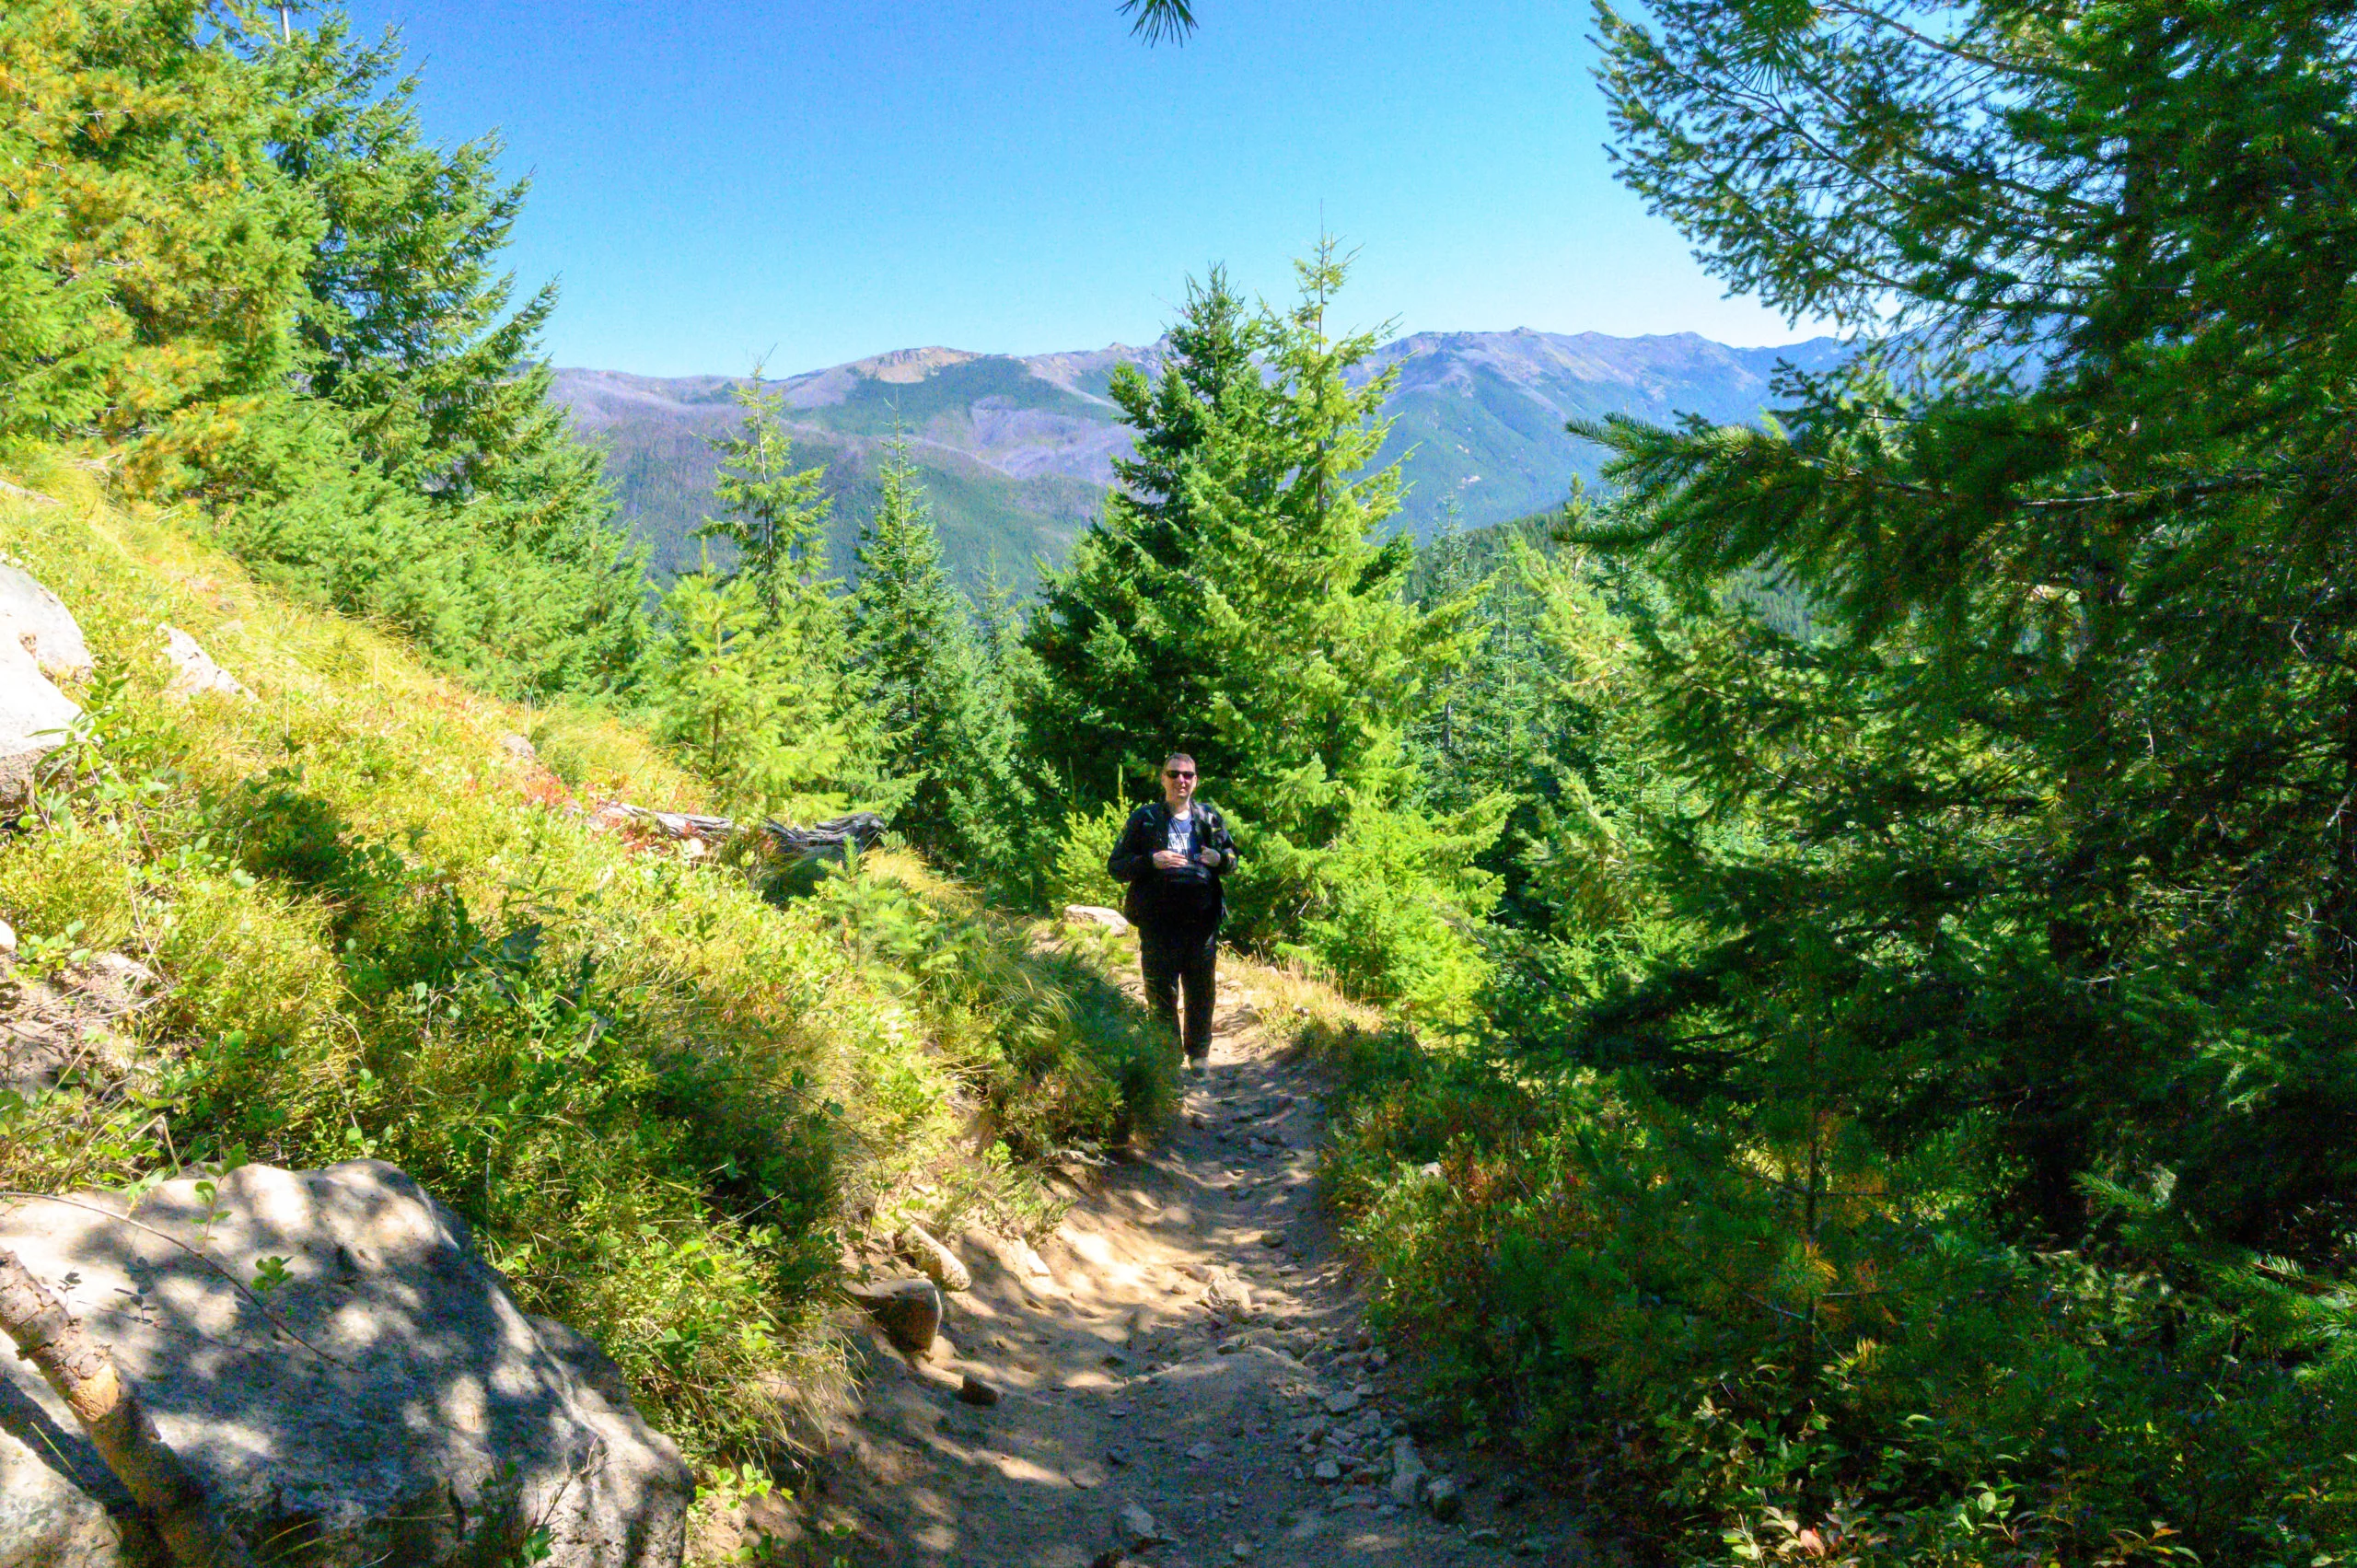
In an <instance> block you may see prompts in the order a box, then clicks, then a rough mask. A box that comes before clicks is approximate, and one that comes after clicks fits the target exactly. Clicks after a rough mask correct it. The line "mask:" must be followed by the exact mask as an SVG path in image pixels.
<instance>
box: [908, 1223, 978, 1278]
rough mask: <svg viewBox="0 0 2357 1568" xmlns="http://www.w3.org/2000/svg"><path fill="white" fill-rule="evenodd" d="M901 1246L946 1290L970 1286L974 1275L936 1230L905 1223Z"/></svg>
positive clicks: (911, 1259)
mask: <svg viewBox="0 0 2357 1568" xmlns="http://www.w3.org/2000/svg"><path fill="white" fill-rule="evenodd" d="M900 1250H901V1252H902V1253H904V1254H905V1255H906V1256H907V1257H908V1260H909V1261H911V1262H912V1263H914V1264H915V1265H916V1266H917V1267H918V1269H920V1270H921V1271H923V1274H924V1277H925V1278H927V1279H929V1280H931V1281H932V1282H933V1283H935V1284H937V1285H939V1286H940V1287H941V1288H942V1289H943V1290H970V1289H972V1288H973V1284H974V1276H973V1273H972V1272H970V1270H968V1268H967V1267H966V1264H965V1261H964V1260H962V1259H960V1258H959V1257H958V1254H957V1253H955V1252H952V1251H951V1250H949V1249H948V1248H947V1247H946V1246H944V1245H943V1244H942V1242H941V1241H940V1240H939V1239H938V1238H936V1237H935V1236H934V1234H933V1233H932V1232H931V1231H929V1230H927V1229H925V1228H924V1226H923V1225H907V1226H904V1227H903V1228H902V1229H901V1231H900Z"/></svg>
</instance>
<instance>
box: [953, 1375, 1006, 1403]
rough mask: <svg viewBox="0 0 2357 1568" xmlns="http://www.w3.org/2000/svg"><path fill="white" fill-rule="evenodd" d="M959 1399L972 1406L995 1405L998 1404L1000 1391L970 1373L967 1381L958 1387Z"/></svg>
mask: <svg viewBox="0 0 2357 1568" xmlns="http://www.w3.org/2000/svg"><path fill="white" fill-rule="evenodd" d="M958 1399H959V1400H963V1401H964V1402H965V1403H967V1404H970V1405H994V1404H996V1403H998V1390H997V1389H996V1388H993V1387H992V1386H991V1385H990V1384H988V1383H985V1382H983V1381H982V1380H981V1378H979V1377H977V1376H974V1375H973V1374H972V1373H970V1372H969V1373H968V1374H966V1380H965V1381H964V1382H962V1383H960V1384H958Z"/></svg>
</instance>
